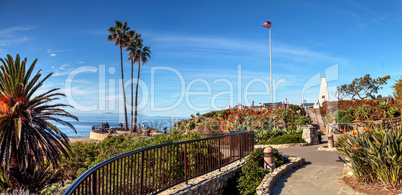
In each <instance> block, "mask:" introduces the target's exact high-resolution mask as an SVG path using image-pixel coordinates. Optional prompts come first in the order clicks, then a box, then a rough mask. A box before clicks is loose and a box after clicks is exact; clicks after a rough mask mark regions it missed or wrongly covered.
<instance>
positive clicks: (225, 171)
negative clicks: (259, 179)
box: [160, 156, 248, 195]
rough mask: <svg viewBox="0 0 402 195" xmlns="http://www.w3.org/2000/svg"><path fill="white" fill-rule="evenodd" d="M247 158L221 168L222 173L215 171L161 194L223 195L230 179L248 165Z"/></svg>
mask: <svg viewBox="0 0 402 195" xmlns="http://www.w3.org/2000/svg"><path fill="white" fill-rule="evenodd" d="M247 158H248V156H247V157H244V158H243V159H242V160H241V161H240V160H238V161H236V162H233V163H230V164H229V165H226V166H224V167H222V168H221V171H219V170H215V171H211V172H209V173H206V174H204V175H201V176H199V177H196V178H193V179H190V180H188V184H186V183H185V182H182V183H180V184H177V185H175V186H172V187H170V188H168V189H166V190H164V191H162V192H161V193H160V194H162V195H168V194H189V195H192V194H194V195H195V194H222V192H223V189H224V188H225V187H226V186H227V182H228V180H229V179H230V178H232V177H234V176H235V174H236V173H237V172H239V171H240V170H241V167H242V166H243V165H244V164H245V163H246V159H247Z"/></svg>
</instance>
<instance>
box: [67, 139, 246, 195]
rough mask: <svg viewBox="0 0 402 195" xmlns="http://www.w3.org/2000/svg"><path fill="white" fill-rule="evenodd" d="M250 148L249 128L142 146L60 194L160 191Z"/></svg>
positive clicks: (94, 169) (102, 165)
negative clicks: (201, 137) (183, 140)
mask: <svg viewBox="0 0 402 195" xmlns="http://www.w3.org/2000/svg"><path fill="white" fill-rule="evenodd" d="M253 150H254V132H252V131H246V132H240V133H234V134H229V135H222V136H217V137H209V138H204V139H198V140H191V141H185V142H179V143H166V144H161V145H156V146H151V147H148V148H142V149H139V150H135V151H131V152H128V153H125V154H121V155H119V156H116V157H113V158H111V159H108V160H106V161H104V162H102V163H99V164H98V165H96V166H94V167H92V168H91V169H89V170H88V171H87V172H85V173H84V174H82V175H81V176H80V177H79V178H78V179H77V180H76V181H75V182H74V183H73V184H72V185H71V186H70V187H69V188H68V189H67V191H66V192H65V193H64V194H66V195H69V194H80V195H81V194H96V195H98V194H150V193H155V192H160V191H162V190H164V189H166V188H168V187H170V186H173V185H175V184H178V183H180V182H184V181H185V182H186V183H187V182H188V180H189V179H191V178H194V177H197V176H199V175H202V174H205V173H207V172H210V171H212V170H215V169H219V170H220V168H221V167H222V166H224V165H226V164H228V163H231V162H234V161H236V160H238V159H241V158H242V157H244V156H246V155H248V154H249V153H250V152H251V151H253Z"/></svg>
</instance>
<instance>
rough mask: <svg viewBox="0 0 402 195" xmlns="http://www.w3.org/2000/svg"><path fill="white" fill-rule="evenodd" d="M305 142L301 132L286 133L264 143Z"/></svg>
mask: <svg viewBox="0 0 402 195" xmlns="http://www.w3.org/2000/svg"><path fill="white" fill-rule="evenodd" d="M291 143H305V141H304V140H303V138H302V135H301V134H284V135H281V136H278V137H274V138H271V139H269V140H268V141H266V142H265V143H264V144H291Z"/></svg>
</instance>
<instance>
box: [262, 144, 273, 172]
mask: <svg viewBox="0 0 402 195" xmlns="http://www.w3.org/2000/svg"><path fill="white" fill-rule="evenodd" d="M264 169H271V171H272V170H274V169H275V157H274V151H273V150H272V148H271V147H268V148H265V149H264Z"/></svg>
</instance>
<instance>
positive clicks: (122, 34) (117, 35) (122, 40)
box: [107, 21, 130, 131]
mask: <svg viewBox="0 0 402 195" xmlns="http://www.w3.org/2000/svg"><path fill="white" fill-rule="evenodd" d="M129 30H130V27H128V26H127V22H124V24H123V23H122V22H120V21H115V26H114V27H110V28H109V30H108V32H109V33H110V34H109V35H108V37H107V40H108V41H115V46H119V47H120V69H121V83H122V87H123V101H124V122H125V127H124V128H125V130H126V131H127V130H128V129H127V106H126V90H125V87H124V75H123V72H124V71H123V48H124V47H126V46H127V40H128V35H127V32H128V31H129Z"/></svg>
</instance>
